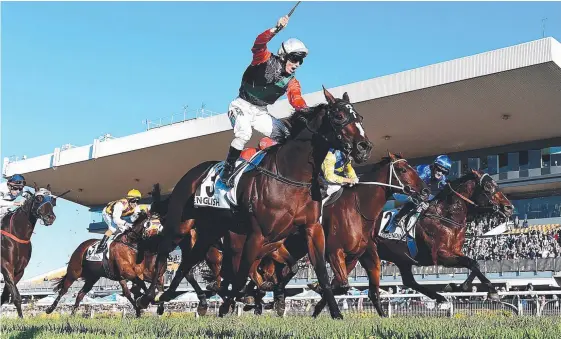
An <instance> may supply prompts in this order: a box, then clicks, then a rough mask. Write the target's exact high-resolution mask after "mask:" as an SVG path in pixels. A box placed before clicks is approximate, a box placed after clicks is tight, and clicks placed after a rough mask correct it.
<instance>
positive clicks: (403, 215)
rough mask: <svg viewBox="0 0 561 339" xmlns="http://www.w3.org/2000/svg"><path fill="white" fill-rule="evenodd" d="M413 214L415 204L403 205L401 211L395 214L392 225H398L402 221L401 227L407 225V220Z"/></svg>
mask: <svg viewBox="0 0 561 339" xmlns="http://www.w3.org/2000/svg"><path fill="white" fill-rule="evenodd" d="M414 213H415V204H414V203H412V202H409V203H407V204H405V205H403V207H402V208H401V210H400V211H399V213H397V215H396V216H395V219H394V222H393V224H394V225H396V226H397V225H399V224H400V223H401V222H402V221H403V225H401V226H402V227H403V226H405V225H407V221H408V220H409V218H410V217H411V216H412V215H413V214H414Z"/></svg>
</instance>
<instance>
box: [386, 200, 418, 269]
mask: <svg viewBox="0 0 561 339" xmlns="http://www.w3.org/2000/svg"><path fill="white" fill-rule="evenodd" d="M398 212H399V210H398V209H391V210H389V211H384V212H382V217H381V220H380V231H379V233H378V236H380V237H382V238H385V239H390V240H396V241H405V242H407V247H408V248H409V254H411V257H413V258H415V256H417V252H418V249H417V244H416V242H415V229H416V227H417V220H418V218H419V214H414V215H413V216H411V218H409V220H408V222H407V226H406V229H403V227H401V225H398V224H396V223H395V222H394V219H395V216H396V215H397V213H398Z"/></svg>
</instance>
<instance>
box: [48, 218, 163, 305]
mask: <svg viewBox="0 0 561 339" xmlns="http://www.w3.org/2000/svg"><path fill="white" fill-rule="evenodd" d="M156 220H157V216H152V217H149V216H148V214H147V213H146V212H145V211H141V212H140V214H139V216H138V218H137V219H136V220H135V221H134V223H133V226H132V227H131V228H129V229H128V230H126V231H125V232H123V233H122V234H119V235H118V236H117V237H116V238H115V240H114V241H113V242H112V243H111V245H110V246H109V249H108V251H109V260H108V263H107V266H104V264H103V262H102V261H88V260H86V253H87V250H88V249H89V248H90V246H91V245H93V244H94V243H95V242H96V241H99V239H88V240H86V241H84V242H82V243H81V244H80V245H78V247H77V248H76V250H74V252H73V253H72V256H71V257H70V261H69V263H68V267H67V269H66V274H65V275H64V276H63V277H62V278H60V279H59V280H58V281H57V282H56V283H55V286H54V291H55V292H58V296H57V298H56V299H55V301H54V302H53V304H52V305H51V306H49V308H48V309H47V311H46V312H47V314H50V313H52V312H53V311H54V310H55V308H56V306H57V305H58V303H59V301H60V299H61V298H62V297H63V296H64V295H65V294H66V292H68V289H69V288H70V286H72V284H73V283H74V282H75V281H76V280H78V279H80V278H81V279H84V286H82V288H81V289H80V292H78V295H77V296H76V302H75V303H74V307H73V308H72V315H74V314H75V313H76V310H77V309H78V307H79V306H80V302H81V301H82V299H83V298H84V296H85V295H86V294H87V293H88V292H89V291H90V290H91V289H92V287H93V286H94V284H95V283H96V282H97V281H98V280H99V279H100V278H102V277H105V278H108V279H111V280H114V281H119V284H120V285H121V288H122V289H123V294H124V295H125V297H126V298H127V299H128V300H129V301H130V302H131V303H132V304H133V306H134V308H135V311H136V315H137V316H140V309H138V308H137V307H136V303H135V302H134V299H133V298H132V296H131V292H130V290H129V288H128V286H127V283H126V281H127V280H128V281H131V282H132V283H133V284H135V285H137V286H139V287H141V288H143V289H144V290H147V287H146V284H145V283H144V282H145V281H148V282H151V280H150V279H151V278H152V276H153V270H154V268H155V266H156V265H155V261H156V256H155V255H151V254H150V250H152V251H153V252H154V253H155V252H156V248H157V247H156V244H155V243H156V241H157V240H158V239H157V237H156V234H154V232H153V228H152V227H150V224H151V223H152V222H154V223H157V221H156ZM150 242H152V244H150ZM141 243H142V246H141V245H140V244H141ZM139 247H140V248H142V249H144V250H145V251H148V253H147V254H144V255H141V256H140V257H141V258H142V260H141V261H140V263H138V262H137V256H138V248H139ZM103 255H104V256H105V253H104V254H103ZM164 269H165V267H164ZM156 276H158V277H159V278H160V279H159V280H158V281H157V283H156V285H159V287H160V288H161V289H163V272H162V274H161V275H156ZM159 307H160V309H159V312H163V305H160V306H159Z"/></svg>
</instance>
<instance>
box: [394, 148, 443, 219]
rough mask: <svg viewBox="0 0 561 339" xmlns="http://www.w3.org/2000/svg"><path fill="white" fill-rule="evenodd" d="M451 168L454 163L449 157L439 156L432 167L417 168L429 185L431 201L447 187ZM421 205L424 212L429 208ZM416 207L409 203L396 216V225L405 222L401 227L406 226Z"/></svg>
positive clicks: (421, 166) (399, 198)
mask: <svg viewBox="0 0 561 339" xmlns="http://www.w3.org/2000/svg"><path fill="white" fill-rule="evenodd" d="M451 168H452V161H451V160H450V158H449V157H448V156H447V155H439V156H438V157H436V159H435V160H434V163H432V164H431V165H419V166H417V168H416V170H417V173H418V174H419V177H420V178H421V179H422V180H423V181H424V182H425V183H426V184H427V186H428V187H429V189H430V191H431V195H430V198H429V199H432V198H434V196H435V195H436V194H438V192H440V190H441V189H442V188H444V186H446V182H447V181H446V176H447V175H448V173H450V169H451ZM396 198H397V200H406V199H407V200H408V198H402V197H401V195H399V196H396ZM421 204H422V205H423V206H421V207H422V209H423V210H425V209H427V208H428V204H427V203H424V202H423V203H421ZM415 207H417V206H416V205H415V204H414V203H413V202H411V201H408V202H407V203H406V204H405V205H404V206H403V207H402V208H401V210H400V211H399V213H398V214H397V215H396V216H395V219H394V224H395V225H397V224H399V223H400V222H401V221H403V223H402V225H401V226H402V227H404V226H406V225H407V224H408V220H409V218H410V217H411V216H412V215H413V214H415V212H416V208H415ZM404 229H405V228H404Z"/></svg>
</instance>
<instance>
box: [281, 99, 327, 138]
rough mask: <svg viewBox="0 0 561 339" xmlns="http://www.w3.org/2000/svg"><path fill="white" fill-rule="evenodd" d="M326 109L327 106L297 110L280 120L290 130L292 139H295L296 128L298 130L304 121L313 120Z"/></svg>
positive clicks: (321, 105) (320, 105)
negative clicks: (294, 131)
mask: <svg viewBox="0 0 561 339" xmlns="http://www.w3.org/2000/svg"><path fill="white" fill-rule="evenodd" d="M324 109H327V104H319V105H316V106H312V107H306V108H302V109H298V110H295V111H294V112H292V114H291V115H290V116H288V117H286V118H283V119H280V120H281V121H282V122H283V123H284V124H285V125H286V127H287V128H288V129H289V130H290V132H291V137H295V133H292V132H293V130H294V129H295V128H298V127H299V126H300V125H301V124H302V123H303V122H304V121H309V120H310V119H311V118H313V117H315V115H316V114H317V113H318V112H320V111H321V110H324Z"/></svg>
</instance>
